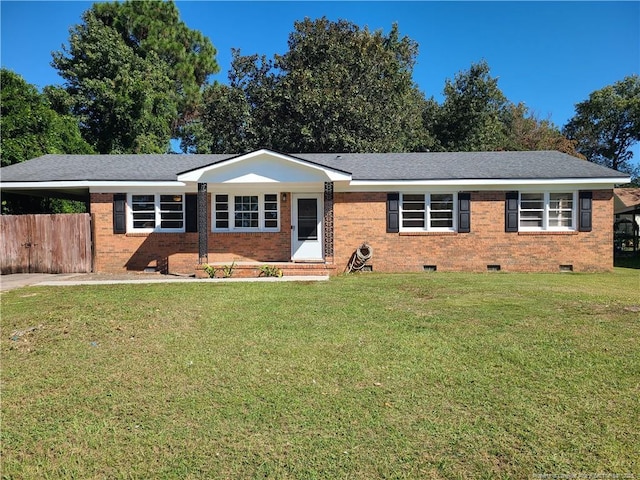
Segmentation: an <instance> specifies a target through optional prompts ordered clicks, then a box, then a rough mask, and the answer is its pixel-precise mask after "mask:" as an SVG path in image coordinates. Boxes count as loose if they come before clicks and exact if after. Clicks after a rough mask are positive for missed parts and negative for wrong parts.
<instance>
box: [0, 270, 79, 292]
mask: <svg viewBox="0 0 640 480" xmlns="http://www.w3.org/2000/svg"><path fill="white" fill-rule="evenodd" d="M78 275H79V274H77V273H13V274H11V275H0V292H7V291H9V290H14V289H16V288H20V287H26V286H28V285H35V284H36V283H41V282H47V281H56V280H66V279H69V280H70V279H72V278H73V277H76V276H78Z"/></svg>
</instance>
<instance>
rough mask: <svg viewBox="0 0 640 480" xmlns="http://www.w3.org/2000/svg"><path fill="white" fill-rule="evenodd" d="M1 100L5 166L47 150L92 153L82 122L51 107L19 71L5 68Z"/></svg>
mask: <svg viewBox="0 0 640 480" xmlns="http://www.w3.org/2000/svg"><path fill="white" fill-rule="evenodd" d="M0 78H1V86H2V88H1V90H0V95H1V103H0V130H1V131H2V136H0V159H1V162H2V166H3V167H5V166H7V165H12V164H14V163H19V162H24V161H25V160H29V159H31V158H35V157H39V156H42V155H45V154H47V153H92V152H93V150H92V148H91V146H90V145H89V144H88V143H87V142H85V141H84V140H83V139H82V136H81V135H80V130H79V129H78V121H77V120H76V119H75V118H73V117H72V116H71V115H63V114H60V113H58V112H56V111H55V110H54V109H53V108H51V104H50V102H49V99H48V98H47V96H46V95H45V94H41V93H39V92H38V89H37V88H36V87H35V86H34V85H31V84H29V83H27V82H26V81H25V80H24V79H23V78H22V77H21V76H20V75H18V74H17V73H15V72H13V71H11V70H8V69H5V68H3V69H2V70H1V71H0Z"/></svg>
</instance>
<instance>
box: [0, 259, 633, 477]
mask: <svg viewBox="0 0 640 480" xmlns="http://www.w3.org/2000/svg"><path fill="white" fill-rule="evenodd" d="M639 292H640V271H638V270H633V269H622V268H620V269H616V271H615V273H612V274H594V275H586V274H550V275H543V274H530V275H525V274H522V275H520V274H500V273H496V274H441V273H435V274H423V275H378V274H363V275H356V276H351V277H339V278H335V279H332V280H331V281H329V282H319V283H269V284H220V283H218V284H209V283H206V284H203V283H194V284H187V285H185V284H160V285H122V286H91V287H88V286H84V287H33V288H24V289H20V290H15V291H11V292H8V293H3V294H2V295H1V297H0V298H1V300H2V333H1V343H0V347H1V355H2V358H1V360H2V372H1V380H2V425H1V428H2V430H1V438H0V440H1V452H0V453H1V454H2V475H3V478H16V479H17V478H56V479H57V478H79V479H89V478H176V479H177V478H180V479H184V478H264V477H268V478H296V479H298V478H304V479H307V478H318V479H321V478H322V479H324V478H361V479H371V478H536V476H538V478H540V476H541V475H545V474H556V475H558V474H579V473H582V474H596V473H600V474H604V473H606V474H610V475H611V474H617V475H618V476H619V477H618V478H630V477H629V475H635V476H640V464H639V463H638V462H639V459H640V427H639V425H640V403H639V394H640V346H639V345H640V343H639V341H640V338H639V337H640V293H639ZM34 327H35V328H34ZM622 475H626V476H627V477H622ZM547 478H550V477H547Z"/></svg>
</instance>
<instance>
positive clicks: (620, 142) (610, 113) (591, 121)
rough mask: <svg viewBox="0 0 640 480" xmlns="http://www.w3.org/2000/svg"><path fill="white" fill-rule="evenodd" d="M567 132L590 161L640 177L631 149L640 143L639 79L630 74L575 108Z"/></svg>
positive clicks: (566, 127) (566, 128) (593, 94)
mask: <svg viewBox="0 0 640 480" xmlns="http://www.w3.org/2000/svg"><path fill="white" fill-rule="evenodd" d="M564 133H565V135H566V136H567V137H569V138H570V139H573V140H575V141H576V142H577V150H578V151H579V152H580V153H582V154H583V155H584V156H585V157H586V158H587V159H588V160H589V161H592V162H595V163H598V164H600V165H604V166H606V167H609V168H614V169H616V170H619V171H622V172H627V173H631V174H635V176H638V173H639V172H638V171H637V170H636V171H634V168H633V166H632V164H631V159H632V158H633V152H632V150H631V147H632V146H633V145H634V144H636V143H637V142H638V141H640V77H639V76H638V75H631V76H628V77H625V78H624V79H623V80H620V81H618V82H616V83H614V84H613V85H608V86H606V87H604V88H602V89H600V90H596V91H595V92H592V93H591V94H590V95H589V98H588V99H587V100H585V101H583V102H580V103H578V104H577V105H576V114H575V116H574V117H573V118H572V119H571V120H570V121H569V122H568V123H567V125H565V127H564Z"/></svg>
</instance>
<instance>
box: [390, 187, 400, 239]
mask: <svg viewBox="0 0 640 480" xmlns="http://www.w3.org/2000/svg"><path fill="white" fill-rule="evenodd" d="M399 207H400V194H399V193H397V192H395V193H387V233H398V232H399V231H400V208H399Z"/></svg>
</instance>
